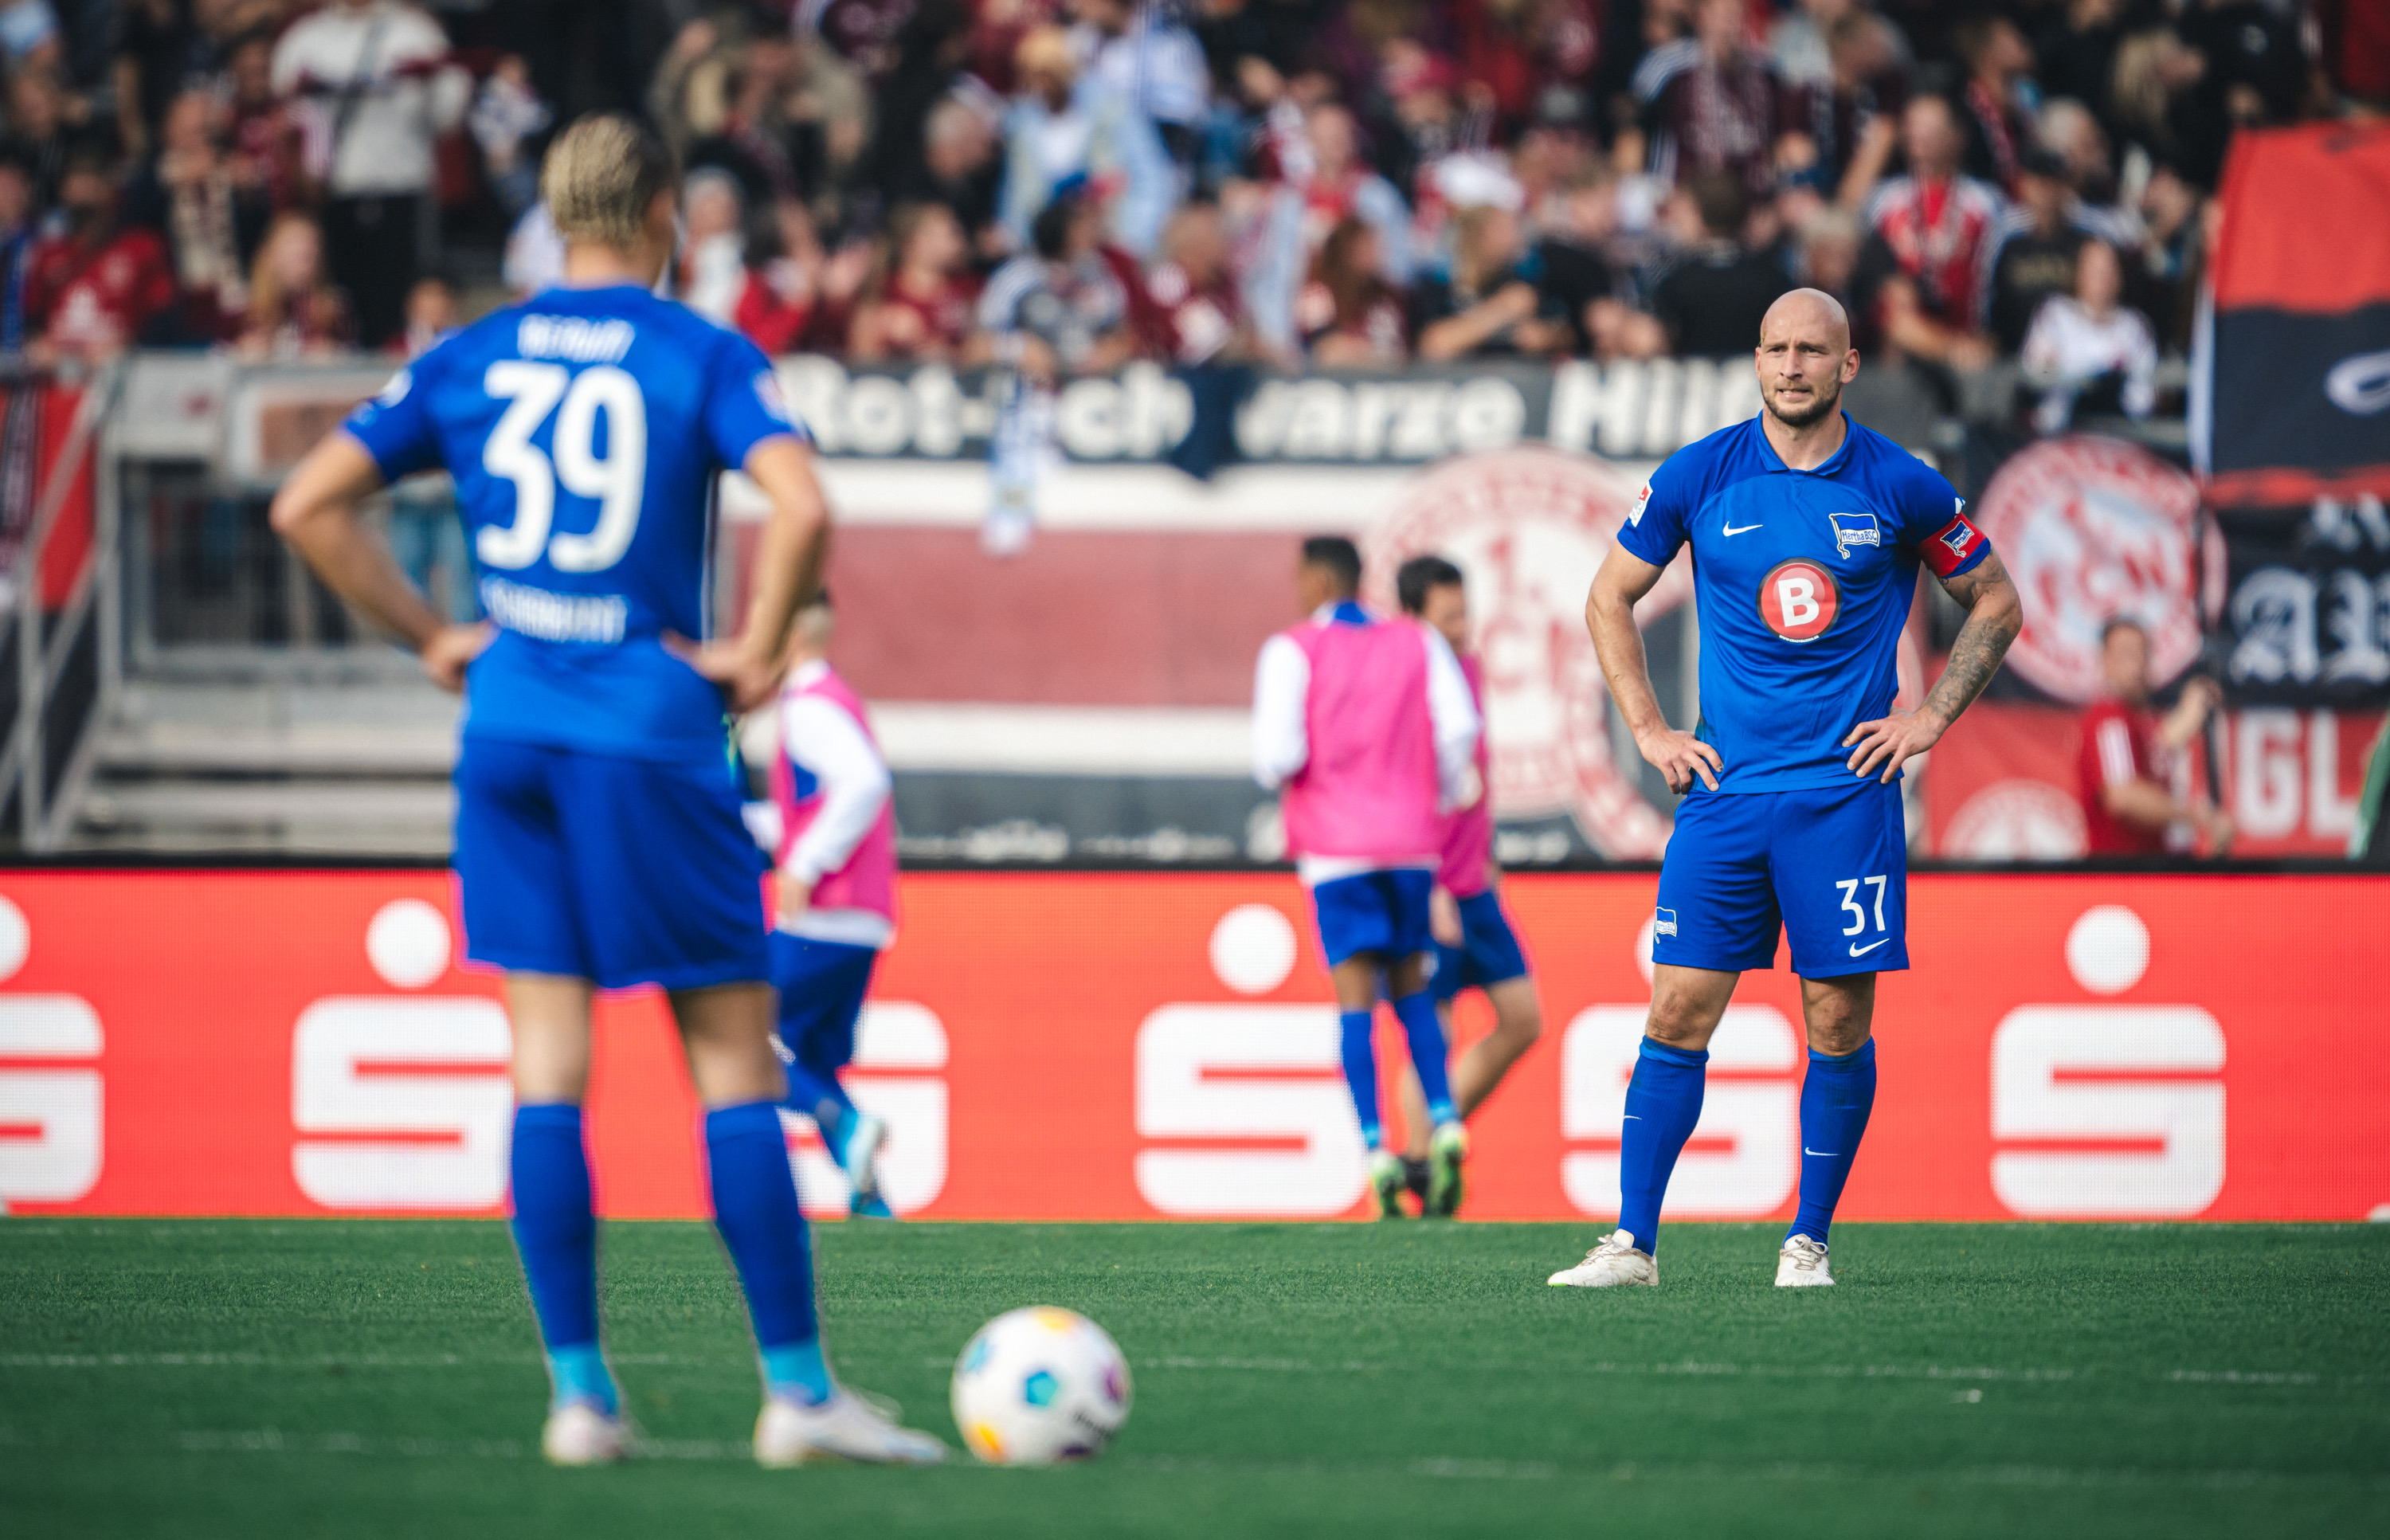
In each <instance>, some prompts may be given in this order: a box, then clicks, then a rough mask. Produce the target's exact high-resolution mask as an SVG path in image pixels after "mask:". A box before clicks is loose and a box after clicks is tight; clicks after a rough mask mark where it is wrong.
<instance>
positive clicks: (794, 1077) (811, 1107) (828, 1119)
mask: <svg viewBox="0 0 2390 1540" xmlns="http://www.w3.org/2000/svg"><path fill="white" fill-rule="evenodd" d="M780 1068H781V1069H782V1071H783V1072H786V1074H787V1075H788V1077H789V1094H788V1097H787V1098H786V1099H784V1100H783V1101H782V1102H781V1103H780V1105H781V1106H783V1107H785V1108H787V1109H788V1110H790V1111H791V1112H803V1114H804V1115H805V1116H807V1117H809V1118H811V1119H813V1120H814V1126H815V1127H816V1128H818V1129H820V1130H821V1136H822V1143H823V1144H825V1145H827V1146H829V1152H830V1156H831V1158H832V1159H836V1158H837V1157H838V1153H839V1150H840V1149H841V1148H842V1141H843V1139H844V1136H845V1134H846V1125H847V1122H848V1120H850V1119H851V1118H853V1117H854V1102H853V1101H852V1100H851V1099H849V1097H847V1094H846V1087H845V1086H843V1085H841V1084H839V1083H838V1076H837V1075H836V1074H835V1073H833V1074H827V1075H825V1074H821V1073H818V1072H816V1071H814V1070H811V1069H808V1068H807V1067H806V1066H805V1065H804V1064H803V1063H802V1062H799V1061H796V1060H790V1062H788V1063H786V1064H783V1065H782V1066H781V1067H780Z"/></svg>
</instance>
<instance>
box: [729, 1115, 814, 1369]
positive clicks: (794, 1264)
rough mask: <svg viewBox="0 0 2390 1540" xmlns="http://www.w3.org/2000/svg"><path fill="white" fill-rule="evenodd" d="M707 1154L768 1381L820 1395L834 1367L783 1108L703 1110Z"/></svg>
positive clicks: (731, 1257) (733, 1257)
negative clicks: (824, 1343) (817, 1301)
mask: <svg viewBox="0 0 2390 1540" xmlns="http://www.w3.org/2000/svg"><path fill="white" fill-rule="evenodd" d="M705 1153H706V1162H707V1167H708V1170H709V1172H710V1173H711V1174H712V1176H713V1226H714V1228H715V1229H716V1230H718V1231H720V1232H721V1235H722V1244H723V1245H724V1247H725V1248H726V1249H727V1250H728V1251H729V1252H730V1261H731V1263H732V1264H733V1265H734V1266H736V1267H737V1268H738V1269H739V1283H740V1284H741V1285H742V1286H743V1287H744V1288H745V1289H746V1290H747V1313H748V1317H749V1318H750V1319H751V1320H752V1322H753V1323H754V1327H755V1345H756V1346H757V1347H758V1348H759V1349H760V1350H761V1351H762V1356H763V1361H764V1373H765V1385H766V1387H767V1388H768V1389H769V1391H770V1392H771V1393H773V1394H775V1395H793V1396H796V1397H798V1398H799V1399H802V1400H805V1401H808V1402H813V1401H819V1400H822V1399H823V1398H825V1397H826V1396H828V1395H829V1369H828V1368H827V1367H824V1365H823V1363H822V1356H821V1330H820V1328H819V1326H818V1325H817V1324H816V1320H815V1318H814V1264H813V1253H812V1249H811V1247H810V1245H809V1243H808V1241H807V1239H806V1235H805V1215H804V1211H803V1209H801V1208H799V1207H798V1206H797V1183H796V1178H795V1177H794V1176H792V1175H790V1172H789V1146H788V1139H787V1136H785V1135H784V1134H783V1133H782V1132H781V1130H780V1111H779V1109H778V1108H777V1106H775V1105H774V1104H773V1103H771V1102H768V1101H748V1102H740V1103H739V1104H738V1105H736V1106H732V1107H717V1108H715V1109H713V1110H712V1111H710V1112H708V1113H706V1114H705Z"/></svg>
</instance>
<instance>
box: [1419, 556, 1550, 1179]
mask: <svg viewBox="0 0 2390 1540" xmlns="http://www.w3.org/2000/svg"><path fill="white" fill-rule="evenodd" d="M1394 594H1395V597H1397V598H1399V599H1400V600H1401V601H1402V606H1403V613H1404V614H1406V615H1408V616H1411V617H1412V618H1413V619H1415V620H1417V621H1419V622H1420V623H1421V624H1422V625H1425V626H1427V627H1428V628H1429V629H1431V630H1433V631H1434V632H1436V633H1437V634H1438V635H1442V636H1443V637H1444V639H1445V640H1446V641H1447V642H1449V643H1451V644H1452V651H1453V656H1454V657H1456V658H1457V659H1458V660H1459V662H1460V672H1461V674H1463V675H1464V676H1465V677H1466V678H1467V679H1468V681H1469V695H1470V699H1471V701H1472V702H1474V703H1475V705H1476V707H1477V712H1478V716H1479V717H1480V718H1481V719H1483V718H1484V714H1485V681H1484V674H1485V670H1484V664H1483V663H1482V662H1481V661H1479V660H1478V658H1477V655H1476V654H1475V653H1474V652H1472V651H1471V649H1470V643H1469V590H1468V588H1467V586H1466V580H1465V579H1464V578H1463V577H1462V575H1461V571H1460V569H1459V568H1458V567H1456V566H1454V565H1453V564H1452V563H1451V562H1449V561H1447V560H1446V559H1445V558H1442V557H1440V556H1421V557H1413V558H1411V559H1410V560H1408V561H1406V562H1404V563H1403V565H1402V570H1401V571H1398V572H1396V573H1395V574H1394ZM1490 736H1491V729H1490V727H1489V728H1488V729H1487V730H1486V731H1484V732H1481V733H1480V734H1479V735H1478V738H1477V754H1476V764H1477V779H1478V783H1479V784H1480V785H1481V786H1485V787H1488V788H1489V789H1490V787H1491V785H1492V779H1491V775H1490V771H1491V762H1490V756H1489V754H1488V752H1487V750H1486V740H1487V738H1489V737H1490ZM1443 848H1444V860H1443V864H1442V865H1441V866H1438V867H1437V869H1436V875H1435V892H1434V894H1433V896H1432V898H1431V899H1430V906H1429V910H1428V918H1429V929H1430V930H1431V932H1432V933H1433V935H1434V937H1435V977H1434V979H1433V981H1432V984H1433V989H1434V991H1435V998H1436V1004H1437V1007H1438V1008H1439V1010H1440V1012H1441V1014H1442V1016H1443V1018H1444V1030H1445V1036H1446V1040H1447V1041H1449V1040H1450V1038H1451V1034H1452V1004H1453V1001H1454V1000H1455V999H1456V998H1458V995H1459V994H1460V992H1461V991H1462V990H1464V989H1475V990H1480V991H1482V992H1484V995H1485V1001H1486V1003H1487V1004H1488V1005H1490V1006H1492V1007H1494V1030H1493V1031H1492V1032H1491V1033H1487V1034H1486V1035H1485V1036H1484V1037H1481V1038H1479V1039H1478V1040H1477V1041H1476V1042H1474V1043H1472V1044H1471V1045H1470V1046H1469V1047H1468V1049H1467V1050H1466V1051H1464V1052H1463V1053H1462V1054H1461V1055H1460V1057H1459V1058H1458V1059H1455V1060H1454V1061H1453V1065H1452V1099H1453V1104H1454V1106H1455V1107H1456V1108H1458V1110H1459V1113H1460V1116H1461V1119H1462V1121H1464V1122H1466V1121H1467V1120H1468V1119H1469V1117H1470V1116H1471V1114H1473V1113H1474V1112H1475V1111H1476V1110H1477V1109H1478V1108H1479V1107H1480V1106H1482V1105H1484V1101H1485V1098H1486V1097H1489V1096H1492V1095H1493V1094H1494V1087H1495V1086H1497V1085H1499V1084H1501V1083H1502V1076H1503V1075H1504V1074H1506V1073H1507V1072H1509V1071H1510V1066H1511V1065H1512V1064H1514V1063H1516V1062H1517V1061H1518V1059H1519V1056H1520V1055H1522V1054H1523V1053H1525V1052H1526V1051H1527V1050H1528V1049H1529V1048H1532V1047H1534V1046H1536V1039H1537V1038H1538V1037H1541V1036H1542V1035H1543V1032H1544V1007H1543V1002H1542V1001H1541V1000H1540V999H1538V998H1537V997H1536V981H1535V977H1534V975H1533V974H1532V973H1531V972H1530V971H1529V968H1528V962H1527V955H1526V950H1525V948H1524V947H1523V946H1522V945H1521V944H1520V943H1519V937H1518V934H1517V932H1516V931H1514V930H1512V929H1511V928H1510V916H1509V915H1508V914H1506V913H1504V912H1503V909H1502V898H1501V894H1500V892H1499V891H1498V890H1497V886H1496V884H1497V882H1498V881H1499V879H1500V878H1501V868H1500V866H1498V865H1497V863H1496V862H1495V859H1494V810H1493V802H1492V798H1491V797H1490V796H1484V797H1480V798H1478V799H1477V800H1476V802H1472V803H1471V804H1470V805H1469V806H1467V807H1464V808H1462V809H1460V810H1459V811H1458V812H1457V813H1455V814H1453V815H1451V816H1449V817H1447V818H1446V820H1445V829H1444V847H1443ZM1402 1105H1403V1122H1404V1123H1406V1124H1407V1125H1408V1127H1409V1129H1410V1139H1409V1142H1408V1144H1407V1146H1406V1147H1405V1149H1404V1151H1403V1166H1404V1174H1405V1176H1406V1178H1407V1181H1408V1182H1409V1185H1410V1188H1411V1191H1412V1192H1414V1193H1416V1194H1417V1195H1418V1196H1419V1200H1420V1206H1421V1209H1422V1211H1423V1212H1428V1213H1433V1212H1437V1211H1435V1210H1434V1209H1433V1207H1432V1206H1431V1205H1430V1199H1431V1198H1432V1197H1433V1196H1434V1195H1435V1194H1434V1188H1433V1181H1432V1180H1431V1176H1432V1169H1431V1161H1429V1159H1428V1122H1427V1098H1426V1094H1425V1093H1424V1092H1423V1091H1422V1090H1421V1089H1420V1084H1419V1080H1418V1077H1417V1076H1415V1075H1409V1074H1406V1075H1405V1076H1404V1077H1403V1084H1402ZM1450 1196H1451V1200H1452V1201H1453V1202H1454V1203H1455V1205H1456V1206H1457V1205H1458V1200H1459V1193H1458V1191H1457V1190H1456V1191H1454V1192H1453V1193H1452V1194H1451V1195H1450ZM1443 1212H1445V1213H1450V1212H1451V1211H1450V1210H1448V1209H1447V1210H1445V1211H1443Z"/></svg>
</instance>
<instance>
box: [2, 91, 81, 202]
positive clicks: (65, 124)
mask: <svg viewBox="0 0 2390 1540" xmlns="http://www.w3.org/2000/svg"><path fill="white" fill-rule="evenodd" d="M69 105H70V98H69V97H68V96H67V94H66V93H65V92H64V91H62V90H61V89H59V87H58V80H57V78H56V77H55V76H53V75H52V74H51V73H50V71H47V70H46V69H44V68H43V67H42V66H40V65H38V64H27V65H23V66H20V67H19V69H18V70H17V71H16V72H15V73H14V74H12V75H10V76H9V77H8V139H7V149H8V152H9V153H10V154H12V155H14V156H16V157H17V158H18V159H19V160H21V161H23V162H24V165H25V168H26V171H27V173H29V174H30V175H31V176H32V179H33V207H34V209H35V210H37V211H45V210H48V209H49V208H51V207H53V206H54V205H56V204H57V202H58V184H59V183H60V182H61V181H62V180H63V179H64V178H65V176H66V165H67V151H68V149H69V148H71V144H72V135H71V130H72V127H73V125H72V124H71V122H69V119H68V109H69Z"/></svg>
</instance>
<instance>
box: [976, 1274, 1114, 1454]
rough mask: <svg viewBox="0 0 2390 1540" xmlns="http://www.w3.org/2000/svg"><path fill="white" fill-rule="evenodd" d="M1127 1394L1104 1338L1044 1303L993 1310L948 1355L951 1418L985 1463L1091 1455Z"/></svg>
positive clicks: (1082, 1320) (1110, 1430) (1105, 1439)
mask: <svg viewBox="0 0 2390 1540" xmlns="http://www.w3.org/2000/svg"><path fill="white" fill-rule="evenodd" d="M1129 1395H1130V1389H1129V1380H1128V1360H1127V1359H1125V1358H1123V1357H1122V1356H1121V1350H1120V1348H1119V1347H1118V1346H1117V1345H1115V1344H1114V1343H1113V1341H1112V1340H1111V1336H1110V1335H1108V1334H1107V1333H1106V1332H1105V1330H1104V1328H1102V1327H1099V1326H1098V1325H1097V1324H1096V1323H1095V1322H1093V1321H1091V1320H1089V1319H1087V1318H1086V1316H1085V1315H1080V1314H1079V1313H1078V1312H1076V1311H1074V1310H1062V1309H1059V1308H1057V1307H1055V1306H1053V1305H1043V1304H1041V1305H1031V1306H1029V1307H1028V1308H1027V1309H1024V1310H1012V1311H1008V1312H1006V1313H1005V1314H1004V1315H998V1316H997V1317H996V1319H994V1320H992V1321H990V1322H988V1323H987V1325H985V1326H983V1327H982V1328H980V1329H979V1334H978V1335H977V1336H975V1337H973V1338H972V1339H971V1340H970V1342H969V1343H968V1344H967V1345H966V1346H965V1347H964V1348H963V1354H962V1356H961V1357H960V1358H958V1359H957V1360H956V1361H955V1385H954V1409H955V1426H956V1427H957V1428H958V1429H960V1430H961V1431H962V1435H963V1442H964V1443H965V1444H969V1445H970V1452H971V1453H972V1454H974V1455H977V1456H978V1457H980V1458H981V1459H983V1460H985V1461H987V1462H988V1463H989V1464H991V1465H1054V1464H1058V1463H1060V1462H1061V1461H1064V1460H1084V1459H1092V1458H1094V1457H1095V1456H1096V1455H1097V1454H1098V1453H1099V1452H1100V1451H1101V1450H1102V1449H1103V1446H1104V1445H1105V1444H1108V1443H1110V1442H1111V1437H1112V1435H1113V1434H1114V1433H1117V1432H1119V1431H1120V1430H1121V1424H1123V1423H1124V1422H1126V1421H1127V1420H1128V1405H1129Z"/></svg>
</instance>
